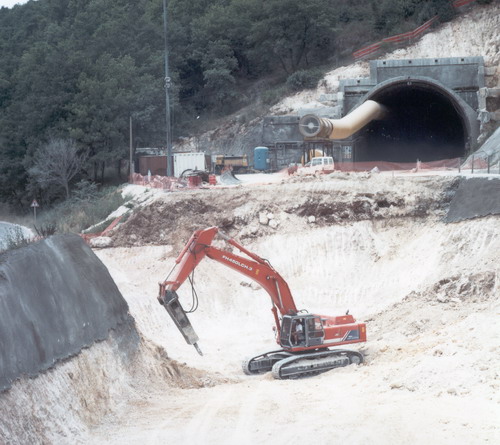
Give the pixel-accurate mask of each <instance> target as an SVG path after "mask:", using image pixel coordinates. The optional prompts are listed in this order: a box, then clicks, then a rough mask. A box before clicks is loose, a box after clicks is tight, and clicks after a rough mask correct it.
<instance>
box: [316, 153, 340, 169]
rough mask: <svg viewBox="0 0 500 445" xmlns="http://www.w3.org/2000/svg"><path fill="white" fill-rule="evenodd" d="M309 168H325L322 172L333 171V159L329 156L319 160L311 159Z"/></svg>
mask: <svg viewBox="0 0 500 445" xmlns="http://www.w3.org/2000/svg"><path fill="white" fill-rule="evenodd" d="M311 167H325V168H323V170H333V169H334V168H335V165H334V163H333V158H332V157H329V156H322V157H319V158H312V159H311Z"/></svg>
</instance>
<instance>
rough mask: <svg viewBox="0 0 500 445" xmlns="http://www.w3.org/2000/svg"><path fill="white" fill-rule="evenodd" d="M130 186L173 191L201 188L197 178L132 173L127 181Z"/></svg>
mask: <svg viewBox="0 0 500 445" xmlns="http://www.w3.org/2000/svg"><path fill="white" fill-rule="evenodd" d="M129 183H130V184H135V185H142V186H145V187H151V188H155V189H162V190H169V191H174V190H178V189H185V188H199V187H201V186H202V183H201V180H200V179H199V177H198V176H188V177H187V178H174V177H171V176H160V175H146V176H143V175H141V174H140V173H134V174H133V175H131V177H130V179H129Z"/></svg>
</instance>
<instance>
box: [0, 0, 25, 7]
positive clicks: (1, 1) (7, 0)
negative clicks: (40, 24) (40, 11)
mask: <svg viewBox="0 0 500 445" xmlns="http://www.w3.org/2000/svg"><path fill="white" fill-rule="evenodd" d="M27 1H28V0H0V8H1V7H2V6H6V7H7V8H12V7H13V6H14V5H15V4H16V3H19V4H22V3H26V2H27Z"/></svg>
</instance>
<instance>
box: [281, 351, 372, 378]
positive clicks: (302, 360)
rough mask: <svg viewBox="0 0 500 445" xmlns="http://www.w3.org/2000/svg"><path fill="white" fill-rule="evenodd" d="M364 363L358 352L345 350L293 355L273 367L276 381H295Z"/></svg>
mask: <svg viewBox="0 0 500 445" xmlns="http://www.w3.org/2000/svg"><path fill="white" fill-rule="evenodd" d="M361 363H363V356H362V355H361V354H360V353H359V352H356V351H349V350H343V349H334V350H323V351H319V352H312V353H305V354H293V355H292V356H291V357H287V358H284V359H282V360H280V361H277V362H276V363H275V364H274V365H273V367H272V374H273V377H274V378H275V379H279V380H282V379H294V378H300V377H306V376H311V375H317V374H321V373H323V372H326V371H330V370H331V369H335V368H340V367H343V366H348V365H350V364H361Z"/></svg>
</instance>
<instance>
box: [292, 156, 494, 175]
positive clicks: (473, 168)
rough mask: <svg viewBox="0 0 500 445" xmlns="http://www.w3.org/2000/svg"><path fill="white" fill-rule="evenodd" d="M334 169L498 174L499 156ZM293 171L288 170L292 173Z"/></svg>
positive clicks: (301, 170) (300, 171) (302, 171)
mask: <svg viewBox="0 0 500 445" xmlns="http://www.w3.org/2000/svg"><path fill="white" fill-rule="evenodd" d="M296 171H297V173H298V174H308V173H311V174H316V173H331V172H332V170H326V171H321V170H316V171H314V170H311V169H310V168H309V169H307V168H301V167H299V168H298V170H296ZM334 171H342V172H376V173H378V172H398V173H418V172H420V173H429V174H432V173H433V172H435V173H439V172H456V173H463V174H479V173H481V174H484V173H487V174H498V175H500V156H499V155H498V154H496V155H487V154H479V153H476V154H474V155H471V156H469V157H468V158H467V159H464V158H452V159H442V160H439V161H429V162H424V161H420V160H416V161H415V162H389V161H366V162H335V167H334ZM293 173H295V171H290V170H289V171H288V174H293Z"/></svg>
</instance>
